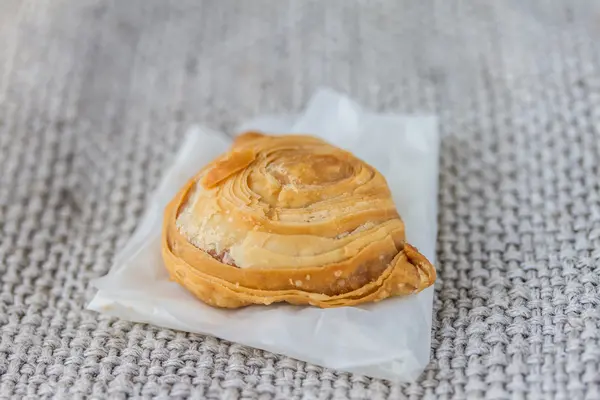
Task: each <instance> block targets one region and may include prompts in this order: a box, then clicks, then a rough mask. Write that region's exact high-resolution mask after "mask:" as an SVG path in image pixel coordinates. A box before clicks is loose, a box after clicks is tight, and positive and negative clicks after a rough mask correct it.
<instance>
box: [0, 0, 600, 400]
mask: <svg viewBox="0 0 600 400" xmlns="http://www.w3.org/2000/svg"><path fill="white" fill-rule="evenodd" d="M599 21H600V3H598V2H593V1H574V2H568V1H558V0H556V1H546V2H524V1H518V0H511V1H503V2H485V1H479V0H475V1H469V2H461V1H455V0H451V1H448V0H446V1H443V0H423V1H418V2H416V1H392V0H389V1H374V2H367V1H356V2H347V1H337V0H332V1H327V2H322V1H313V0H308V1H265V0H259V1H254V2H237V1H232V0H221V1H218V2H216V1H213V2H211V1H187V0H186V1H183V0H182V1H159V0H145V1H144V0H132V1H127V2H126V1H99V0H77V1H76V0H57V1H53V2H40V1H19V0H0V285H1V290H0V398H30V399H37V398H98V399H101V398H128V397H133V398H165V399H166V398H182V399H183V398H197V399H203V398H208V399H236V398H246V399H253V398H257V399H265V400H266V399H288V398H292V399H346V398H348V399H373V400H375V399H401V398H410V399H420V398H425V399H435V398H439V399H450V398H453V399H454V398H455V399H463V398H486V399H569V400H578V399H598V398H600V287H599V285H600V167H599V165H600V131H599V129H600V48H599V46H600V45H599V44H598V40H597V38H599V37H600V24H599V23H598V22H599ZM322 86H329V87H331V88H333V89H335V90H338V91H341V92H345V93H347V94H348V95H350V96H351V97H353V98H355V99H356V100H357V101H358V102H360V103H361V104H362V105H364V106H365V107H366V108H369V109H372V110H375V111H380V112H385V111H390V112H404V113H413V112H427V113H435V114H437V115H439V117H440V130H441V133H442V138H443V139H442V148H441V160H440V168H441V172H440V194H439V238H438V261H437V269H438V275H439V280H438V282H437V283H436V299H435V305H434V306H435V310H434V322H433V332H432V354H431V363H430V366H429V367H428V368H427V370H426V371H425V372H424V373H423V375H422V377H421V378H420V379H419V381H417V382H415V383H412V384H404V385H399V384H395V383H391V382H387V381H382V380H377V379H370V378H366V377H363V376H356V375H351V374H348V373H343V372H339V371H333V370H329V369H324V368H321V367H317V366H313V365H309V364H306V363H303V362H300V361H297V360H293V359H290V358H287V357H284V356H281V355H276V354H271V353H268V352H265V351H260V350H255V349H251V348H248V347H244V346H240V345H237V344H233V343H228V342H225V341H222V340H219V339H216V338H212V337H206V336H203V335H197V334H189V333H184V332H176V331H172V330H168V329H162V328H158V327H154V326H148V325H145V324H137V323H131V322H126V321H120V320H116V319H112V318H107V317H104V316H101V315H97V314H95V313H92V312H89V311H86V310H85V309H84V308H85V305H86V304H87V302H88V301H89V300H90V299H91V297H92V295H93V293H94V290H93V288H91V287H90V286H89V281H90V279H92V278H95V277H98V276H101V275H103V274H105V273H106V272H107V271H108V269H109V268H110V266H111V263H112V260H113V259H114V255H115V253H116V252H117V251H118V250H119V249H120V248H121V247H122V246H123V245H124V243H125V242H126V241H127V239H128V237H129V236H130V235H131V233H132V232H133V230H134V229H135V226H136V224H137V223H138V221H139V220H140V217H141V214H142V213H143V210H144V206H145V203H146V201H147V199H148V198H149V196H150V194H151V192H152V190H153V188H154V187H155V186H156V185H157V183H158V181H159V179H160V176H161V172H162V171H163V170H164V169H165V168H166V167H167V166H168V165H169V162H170V159H171V157H172V156H173V154H174V152H175V150H176V149H177V146H178V143H179V140H180V139H181V138H182V137H183V135H184V133H185V130H186V128H187V127H188V126H189V125H190V124H192V123H197V122H201V123H204V124H207V125H208V126H211V127H213V128H215V129H220V130H223V131H225V132H232V130H233V128H234V127H235V126H236V125H237V124H238V123H240V122H242V121H244V120H245V119H247V118H249V117H251V116H254V115H257V114H264V113H286V112H297V111H299V110H301V109H302V108H303V107H304V105H305V102H306V101H307V100H308V99H309V98H310V96H311V95H312V94H313V93H314V91H315V90H316V89H317V88H318V87H322ZM405 173H406V172H405ZM391 317H393V316H391Z"/></svg>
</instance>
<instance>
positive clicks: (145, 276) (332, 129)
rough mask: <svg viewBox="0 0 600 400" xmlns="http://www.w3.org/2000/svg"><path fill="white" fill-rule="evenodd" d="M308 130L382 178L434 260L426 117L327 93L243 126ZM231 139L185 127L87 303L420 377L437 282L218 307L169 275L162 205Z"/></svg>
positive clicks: (338, 363)
mask: <svg viewBox="0 0 600 400" xmlns="http://www.w3.org/2000/svg"><path fill="white" fill-rule="evenodd" d="M247 129H255V130H262V131H264V132H269V133H278V134H284V133H308V134H313V135H316V136H320V137H322V138H324V139H325V140H327V141H329V142H330V143H332V144H335V145H337V146H339V147H343V148H345V149H348V150H350V151H352V152H353V153H354V154H356V155H357V156H358V157H360V158H362V159H363V160H365V161H366V162H368V163H370V164H371V165H373V166H374V167H376V168H377V169H379V171H381V173H382V174H383V175H384V176H385V177H386V179H387V181H388V184H389V185H390V188H391V190H392V193H393V196H394V201H395V202H396V205H397V207H398V210H399V212H400V215H401V216H402V218H403V220H404V222H405V224H406V232H407V239H408V241H409V242H410V243H411V244H413V245H415V246H416V247H417V248H418V249H419V250H420V251H421V252H422V253H423V254H424V255H425V256H426V257H427V258H428V259H429V260H431V261H432V262H435V243H436V235H437V177H438V153H439V135H438V132H437V121H436V118H435V117H432V116H401V115H381V114H373V113H369V112H365V111H363V110H362V109H361V107H360V106H358V105H357V104H356V103H354V102H353V101H352V100H350V99H348V98H347V97H345V96H342V95H340V94H338V93H335V92H333V91H331V90H321V91H319V92H318V93H317V94H316V95H315V96H314V97H313V99H312V100H311V101H310V103H309V105H308V106H307V109H306V111H305V112H304V113H303V114H302V115H300V116H297V117H294V116H266V117H259V118H256V119H254V120H252V121H250V122H248V123H246V124H244V125H242V126H241V127H240V129H239V131H243V130H247ZM230 143H231V139H230V138H228V137H227V136H226V135H224V134H222V133H218V132H214V131H211V130H209V129H206V128H200V127H194V128H193V129H191V130H190V132H189V133H188V135H187V138H186V140H185V143H183V144H182V146H181V149H180V151H179V153H178V155H177V157H176V158H175V160H174V163H173V166H172V167H171V169H169V170H168V171H167V172H166V174H165V176H164V178H163V181H162V183H161V184H160V186H159V187H158V189H157V191H156V193H155V194H154V196H153V197H152V199H151V201H150V204H149V205H148V208H147V211H146V213H145V216H144V217H143V218H142V221H141V222H140V225H139V227H138V228H137V230H136V232H135V233H134V235H133V236H132V238H131V239H130V241H129V242H128V244H127V245H126V246H125V248H124V249H123V250H122V251H121V252H120V253H119V254H118V255H117V257H116V259H115V263H114V265H113V267H112V268H111V270H110V272H109V273H108V274H107V275H106V276H104V277H102V278H99V279H97V280H95V281H93V282H92V284H93V285H94V286H95V287H96V288H97V289H98V293H97V294H96V296H95V297H94V298H93V299H92V301H91V302H90V304H89V305H88V309H90V310H94V311H98V312H101V313H104V314H107V315H111V316H115V317H119V318H122V319H126V320H130V321H135V322H146V323H150V324H154V325H158V326H162V327H166V328H172V329H178V330H183V331H188V332H196V333H203V334H208V335H213V336H216V337H219V338H223V339H226V340H229V341H232V342H237V343H241V344H245V345H248V346H252V347H256V348H260V349H264V350H269V351H272V352H275V353H280V354H285V355H287V356H290V357H294V358H297V359H299V360H303V361H307V362H310V363H314V364H317V365H321V366H324V367H329V368H334V369H338V370H342V371H348V372H354V373H358V374H363V375H367V376H371V377H377V378H384V379H390V380H394V381H411V380H414V379H416V378H417V377H418V376H419V375H420V373H421V372H422V371H423V370H424V368H425V367H426V365H427V363H428V362H429V351H430V334H431V333H430V332H431V317H432V301H433V288H432V287H431V288H428V289H426V290H424V291H423V292H421V293H419V294H417V295H414V296H408V297H405V298H393V299H389V300H385V301H382V302H380V303H375V304H367V305H363V306H359V307H341V308H331V309H319V308H315V307H300V306H291V305H286V304H278V305H271V306H250V307H246V308H241V309H237V310H225V309H216V308H212V307H210V306H208V305H205V304H204V303H202V302H201V301H199V300H197V299H196V298H194V297H193V296H192V295H191V294H189V293H188V292H187V291H186V290H185V289H183V287H181V286H179V285H178V284H177V283H174V282H171V281H170V280H169V276H168V274H167V271H166V269H165V268H164V266H163V262H162V257H161V251H160V234H161V225H162V214H163V209H164V207H165V205H166V204H167V203H168V202H169V201H170V199H171V198H172V197H173V196H174V195H175V193H177V192H178V190H179V189H180V187H181V186H182V185H183V184H184V183H185V182H186V181H187V180H188V179H189V178H190V177H191V176H193V175H194V174H195V173H196V172H197V171H198V170H199V169H200V168H201V167H203V166H204V165H205V164H207V163H208V162H210V161H211V160H212V159H213V158H215V157H216V156H217V155H219V154H220V153H222V152H224V151H226V150H227V149H228V147H229V145H230Z"/></svg>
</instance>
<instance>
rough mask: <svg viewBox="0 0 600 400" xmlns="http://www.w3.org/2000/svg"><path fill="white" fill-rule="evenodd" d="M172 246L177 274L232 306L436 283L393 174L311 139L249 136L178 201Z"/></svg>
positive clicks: (337, 301) (372, 295) (171, 266)
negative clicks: (409, 239) (392, 186)
mask: <svg viewBox="0 0 600 400" xmlns="http://www.w3.org/2000/svg"><path fill="white" fill-rule="evenodd" d="M162 252H163V258H164V261H165V265H166V267H167V269H168V270H169V272H170V274H171V277H172V278H173V279H174V280H176V281H177V282H179V283H180V284H181V285H183V286H184V287H186V288H187V289H188V290H189V291H190V292H192V293H193V294H194V295H195V296H197V297H198V298H200V299H201V300H203V301H204V302H206V303H208V304H211V305H214V306H218V307H227V308H236V307H241V306H245V305H249V304H271V303H275V302H282V301H285V302H288V303H292V304H311V305H315V306H319V307H336V306H345V305H356V304H361V303H365V302H371V301H379V300H382V299H385V298H387V297H390V296H400V295H407V294H411V293H416V292H418V291H421V290H423V289H424V288H426V287H428V286H430V285H431V284H433V281H434V280H435V269H434V268H433V266H432V265H431V264H430V263H429V262H428V261H427V259H426V258H425V257H424V256H422V255H421V254H420V253H419V252H418V251H417V250H416V249H415V248H413V247H412V246H410V245H409V244H407V243H406V242H405V235H404V225H403V223H402V220H401V219H400V217H399V215H398V213H397V211H396V209H395V206H394V204H393V201H392V198H391V194H390V191H389V189H388V187H387V183H386V182H385V179H384V178H383V176H382V175H381V174H380V173H379V172H378V171H376V170H375V169H374V168H372V167H371V166H369V165H367V164H365V163H364V162H362V161H360V160H359V159H357V158H356V157H354V156H353V155H352V154H350V153H348V152H346V151H343V150H341V149H339V148H336V147H334V146H331V145H329V144H327V143H325V142H323V141H321V140H319V139H316V138H313V137H310V136H303V135H296V136H267V135H262V134H260V133H256V132H252V133H248V134H246V135H242V136H241V137H240V138H238V139H237V140H236V141H235V143H234V145H233V146H232V149H231V150H230V152H229V153H227V154H225V155H223V156H222V157H219V159H217V160H215V161H214V162H213V163H211V164H210V165H208V166H207V167H206V168H204V169H203V170H202V171H200V173H199V174H198V175H197V176H196V177H194V178H193V179H191V180H190V181H189V182H188V183H187V184H186V185H185V186H184V187H183V188H182V190H181V191H180V192H179V193H178V194H177V195H176V196H175V198H174V199H173V200H172V201H171V202H170V203H169V205H168V206H167V208H166V210H165V219H164V229H163V239H162Z"/></svg>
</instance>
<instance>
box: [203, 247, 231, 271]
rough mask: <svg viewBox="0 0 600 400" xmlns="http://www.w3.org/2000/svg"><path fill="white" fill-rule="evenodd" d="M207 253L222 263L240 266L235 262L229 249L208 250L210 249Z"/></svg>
mask: <svg viewBox="0 0 600 400" xmlns="http://www.w3.org/2000/svg"><path fill="white" fill-rule="evenodd" d="M206 253H208V254H209V255H210V256H211V257H212V258H214V259H215V260H217V261H218V262H220V263H223V264H227V265H231V266H232V267H236V268H239V267H238V266H237V265H236V264H235V261H234V260H233V258H232V257H231V255H230V254H229V251H227V250H225V251H222V252H220V253H217V252H216V251H215V250H208V251H206Z"/></svg>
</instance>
